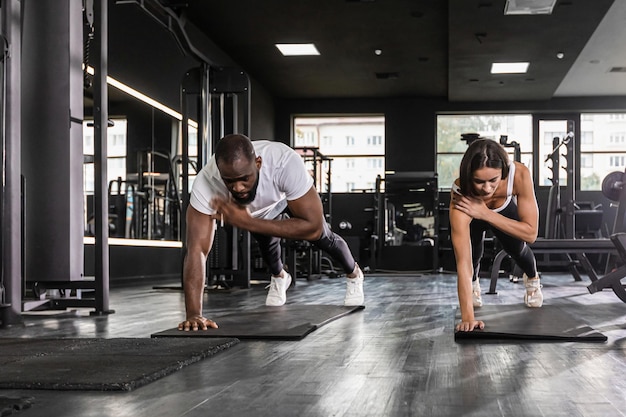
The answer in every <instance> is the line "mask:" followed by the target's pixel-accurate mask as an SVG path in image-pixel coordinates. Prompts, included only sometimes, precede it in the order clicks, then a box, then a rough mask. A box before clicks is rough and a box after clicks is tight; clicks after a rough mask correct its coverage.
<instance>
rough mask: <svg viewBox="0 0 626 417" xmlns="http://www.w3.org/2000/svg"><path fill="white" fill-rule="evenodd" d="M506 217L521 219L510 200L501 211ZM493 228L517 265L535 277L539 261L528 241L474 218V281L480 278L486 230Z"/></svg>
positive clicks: (529, 275) (471, 227)
mask: <svg viewBox="0 0 626 417" xmlns="http://www.w3.org/2000/svg"><path fill="white" fill-rule="evenodd" d="M500 214H502V215H503V216H504V217H508V218H509V219H514V220H519V215H518V213H517V205H516V204H515V203H514V202H513V201H510V202H509V204H508V205H507V206H506V207H505V208H504V209H502V210H501V211H500ZM487 230H491V231H492V232H493V234H494V236H495V237H496V239H498V242H500V244H501V245H502V249H504V251H505V252H506V253H508V254H509V255H510V256H511V258H513V260H514V261H515V262H516V263H517V265H518V266H519V267H520V268H521V269H522V271H524V273H525V274H526V276H528V278H534V277H536V276H537V262H536V260H535V254H534V253H533V251H532V250H531V249H530V247H528V245H527V244H526V242H524V241H522V240H519V239H516V238H514V237H512V236H511V235H508V234H506V233H504V232H502V231H500V230H498V229H496V228H495V227H492V226H491V225H490V224H489V223H487V222H485V221H482V220H472V222H471V223H470V236H471V240H472V264H473V266H474V276H473V278H472V280H473V281H475V280H477V279H478V274H479V272H480V260H481V259H482V257H483V253H484V240H485V232H486V231H487Z"/></svg>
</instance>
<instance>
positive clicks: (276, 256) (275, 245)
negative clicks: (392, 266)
mask: <svg viewBox="0 0 626 417" xmlns="http://www.w3.org/2000/svg"><path fill="white" fill-rule="evenodd" d="M323 225H324V226H323V231H322V236H321V237H320V238H319V239H318V240H315V241H310V242H311V243H312V244H313V245H315V246H316V247H318V248H320V249H321V250H323V251H324V252H326V253H328V254H329V255H330V256H331V257H332V258H333V260H335V261H338V262H339V263H340V264H341V266H342V267H343V270H344V271H345V273H346V274H350V273H352V272H353V271H354V267H355V266H356V261H355V260H354V256H352V252H350V248H349V247H348V244H347V243H346V241H345V240H343V238H342V237H341V236H339V235H338V234H337V233H335V232H333V231H332V230H330V226H329V225H328V223H326V220H324V221H323ZM251 234H252V236H254V238H255V239H256V241H257V242H258V243H259V250H260V251H261V256H262V257H263V260H264V261H265V263H266V264H267V265H268V266H269V269H270V272H271V273H272V275H278V274H279V273H280V271H282V269H283V260H282V251H281V246H280V241H281V238H279V237H275V236H267V235H262V234H258V233H251ZM292 267H293V265H292Z"/></svg>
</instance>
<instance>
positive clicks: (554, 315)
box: [454, 304, 607, 342]
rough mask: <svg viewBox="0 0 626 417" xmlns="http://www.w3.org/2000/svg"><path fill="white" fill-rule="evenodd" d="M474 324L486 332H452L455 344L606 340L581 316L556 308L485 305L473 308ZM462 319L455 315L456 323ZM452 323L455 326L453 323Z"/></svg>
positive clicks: (459, 314)
mask: <svg viewBox="0 0 626 417" xmlns="http://www.w3.org/2000/svg"><path fill="white" fill-rule="evenodd" d="M474 314H475V316H476V319H477V320H482V321H484V322H485V328H484V329H482V330H474V331H471V332H457V331H455V332H454V340H456V341H463V340H492V341H494V340H501V341H511V340H529V341H553V342H606V340H607V337H606V336H604V335H603V334H602V333H599V332H597V331H596V330H594V329H592V328H591V327H589V326H588V325H587V324H586V323H584V322H583V321H582V320H581V318H580V314H569V313H566V312H565V311H563V309H561V308H559V307H558V306H552V305H544V306H543V307H541V308H528V307H526V306H525V305H523V304H518V305H485V306H483V307H481V308H476V309H475V310H474ZM460 319H461V313H460V310H458V311H457V315H456V322H458V321H459V320H460ZM456 322H455V323H456Z"/></svg>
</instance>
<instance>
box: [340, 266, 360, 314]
mask: <svg viewBox="0 0 626 417" xmlns="http://www.w3.org/2000/svg"><path fill="white" fill-rule="evenodd" d="M364 303H365V295H364V294H363V271H361V268H360V267H358V266H357V276H356V277H355V278H346V297H345V298H344V300H343V304H344V305H346V306H361V305H363V304H364Z"/></svg>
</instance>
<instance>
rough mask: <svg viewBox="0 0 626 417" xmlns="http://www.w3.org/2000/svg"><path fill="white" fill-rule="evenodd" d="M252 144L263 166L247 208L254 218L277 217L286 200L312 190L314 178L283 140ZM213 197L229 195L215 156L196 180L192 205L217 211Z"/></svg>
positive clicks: (197, 208) (211, 212)
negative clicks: (252, 197)
mask: <svg viewBox="0 0 626 417" xmlns="http://www.w3.org/2000/svg"><path fill="white" fill-rule="evenodd" d="M252 144H253V146H254V151H255V153H256V156H260V157H261V169H259V187H258V189H257V193H256V197H255V198H254V201H252V202H251V203H250V204H248V205H247V207H248V209H249V210H250V213H251V214H252V216H253V217H258V218H267V219H270V218H275V217H276V216H277V215H278V214H280V213H281V212H282V210H283V209H284V208H285V207H286V206H287V204H286V201H291V200H296V199H298V198H300V197H302V196H303V195H304V194H306V193H307V191H309V190H310V189H311V186H312V185H313V178H312V177H311V175H310V174H309V173H308V171H307V169H306V167H305V166H304V161H303V159H302V157H301V156H300V155H298V154H297V153H296V152H295V151H294V150H293V149H291V148H290V147H289V146H287V145H285V144H284V143H281V142H273V141H269V140H255V141H253V142H252ZM214 197H221V198H230V193H229V192H228V189H227V188H226V185H225V184H224V181H222V177H220V173H219V171H218V169H217V164H216V163H215V155H213V156H211V159H210V160H209V162H208V163H207V164H206V165H205V166H204V168H202V170H201V171H200V172H199V173H198V175H197V177H196V179H195V180H194V182H193V186H192V189H191V194H190V196H189V204H191V206H192V207H193V208H194V209H196V210H198V211H199V212H200V213H204V214H215V210H214V209H213V207H211V204H210V202H211V199H213V198H214Z"/></svg>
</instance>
